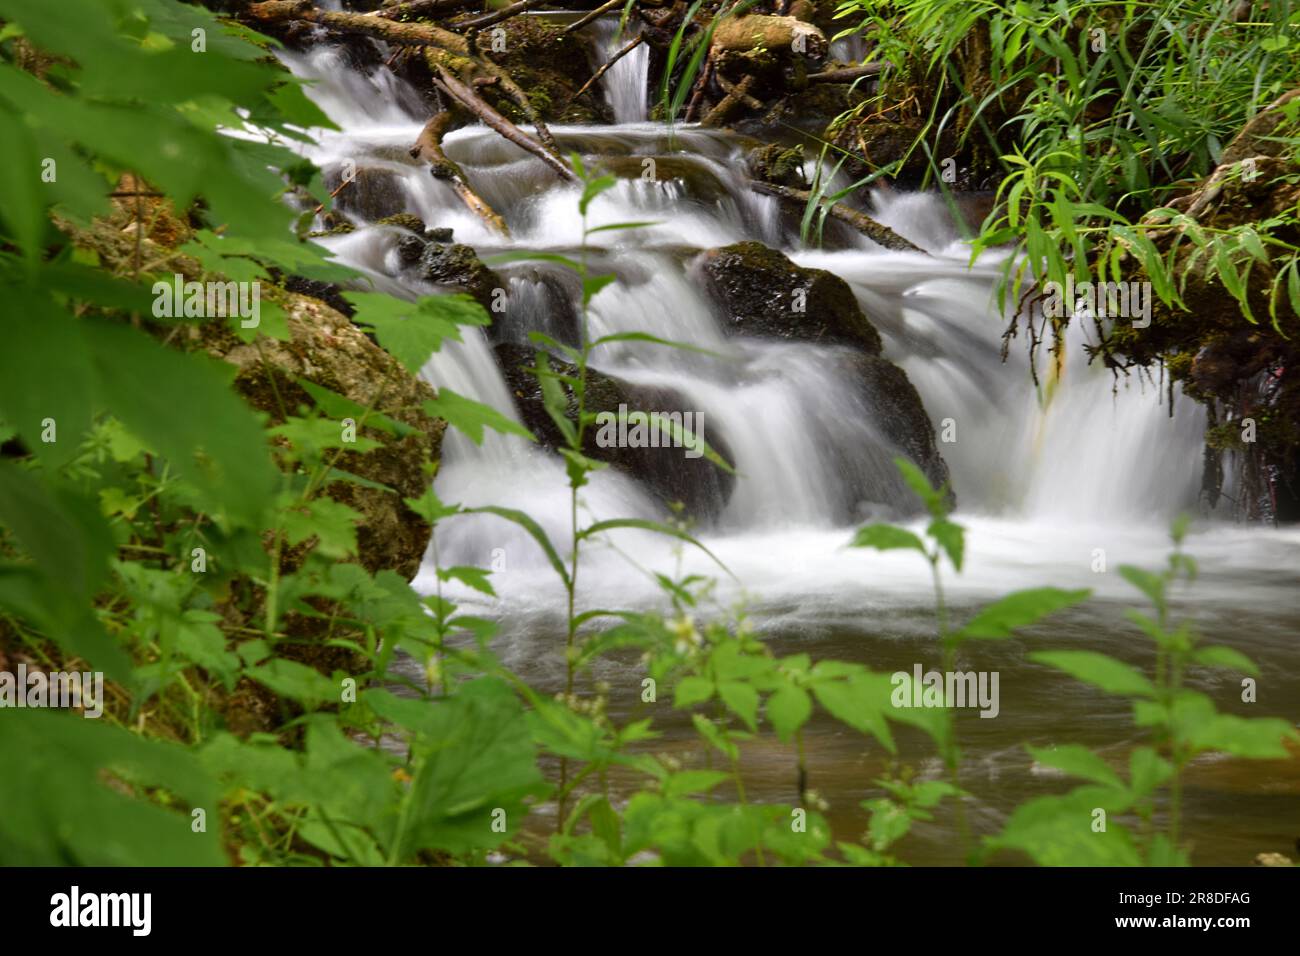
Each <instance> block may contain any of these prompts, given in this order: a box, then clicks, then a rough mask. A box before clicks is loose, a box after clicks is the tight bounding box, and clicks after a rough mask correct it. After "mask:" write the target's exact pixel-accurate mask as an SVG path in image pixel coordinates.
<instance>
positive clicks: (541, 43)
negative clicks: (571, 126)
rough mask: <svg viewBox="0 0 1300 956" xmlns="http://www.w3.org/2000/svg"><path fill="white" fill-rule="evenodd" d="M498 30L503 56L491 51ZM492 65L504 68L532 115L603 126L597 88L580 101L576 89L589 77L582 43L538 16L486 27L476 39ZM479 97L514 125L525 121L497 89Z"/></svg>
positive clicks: (605, 116) (606, 111) (603, 111)
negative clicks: (494, 33) (525, 99)
mask: <svg viewBox="0 0 1300 956" xmlns="http://www.w3.org/2000/svg"><path fill="white" fill-rule="evenodd" d="M497 27H500V28H501V30H503V31H504V37H503V39H504V45H505V49H504V50H503V51H498V50H495V49H494V48H493V40H494V36H493V32H492V31H494V30H495V29H497ZM479 42H480V44H481V46H482V47H483V49H484V50H486V51H488V55H490V56H491V57H492V59H493V61H494V62H496V63H497V64H499V65H500V66H501V67H502V68H503V69H505V70H506V71H507V72H508V73H509V74H510V77H511V78H512V79H513V80H514V81H515V82H516V83H517V84H518V85H519V88H520V89H522V90H523V91H524V94H525V95H526V96H527V97H528V101H529V103H530V104H531V105H532V107H533V109H534V110H536V111H537V113H538V115H540V116H541V118H542V119H543V120H544V121H546V122H548V123H605V122H609V121H610V120H611V119H612V117H611V116H610V114H609V109H608V107H607V106H606V105H605V101H604V98H603V96H602V93H601V89H600V85H599V84H596V85H595V86H593V87H592V88H591V89H589V90H587V91H586V92H585V93H583V94H582V96H580V97H578V98H576V99H575V98H574V95H575V94H576V93H577V92H578V90H580V89H582V87H583V85H584V84H585V83H586V82H587V81H588V80H589V79H591V75H592V73H593V72H594V71H593V68H592V65H591V62H590V58H589V53H588V50H587V45H586V42H585V40H584V39H583V38H582V37H580V36H578V35H576V34H573V33H565V32H564V28H563V27H562V26H559V25H557V24H554V23H547V22H545V21H544V20H542V19H541V18H540V17H529V16H522V17H513V18H511V19H509V20H506V21H505V22H504V23H501V24H498V25H497V26H496V27H489V28H488V29H487V30H485V31H483V33H482V34H480V40H479ZM483 93H484V95H485V96H486V97H487V98H488V99H489V101H490V102H491V103H492V105H493V106H494V107H496V109H498V110H500V111H501V113H503V114H504V115H505V116H508V117H509V118H510V119H511V120H514V121H515V122H527V117H526V116H524V115H523V111H522V110H521V109H520V108H519V106H518V105H517V104H516V103H515V102H514V101H513V100H511V99H509V98H508V97H506V96H504V95H503V94H502V93H501V92H500V91H499V90H496V89H495V88H493V87H486V88H485V89H484V90H483Z"/></svg>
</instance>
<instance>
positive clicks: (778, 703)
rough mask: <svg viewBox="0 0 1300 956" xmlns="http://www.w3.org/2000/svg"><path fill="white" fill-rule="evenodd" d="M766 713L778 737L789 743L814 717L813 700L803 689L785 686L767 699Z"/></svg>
mask: <svg viewBox="0 0 1300 956" xmlns="http://www.w3.org/2000/svg"><path fill="white" fill-rule="evenodd" d="M765 713H766V714H767V719H768V720H769V721H770V722H771V724H772V727H773V729H774V730H776V734H777V736H778V737H780V738H781V740H782V742H784V743H789V742H790V741H791V740H793V739H794V735H795V734H796V733H798V732H799V728H800V727H802V726H803V725H804V724H805V723H807V722H808V718H809V717H811V716H812V698H811V697H809V696H808V692H807V691H806V690H804V689H803V688H802V687H799V686H797V685H795V684H783V685H782V686H781V687H779V688H778V689H777V690H776V692H775V693H773V694H772V695H771V696H769V697H768V698H767V706H766V710H765Z"/></svg>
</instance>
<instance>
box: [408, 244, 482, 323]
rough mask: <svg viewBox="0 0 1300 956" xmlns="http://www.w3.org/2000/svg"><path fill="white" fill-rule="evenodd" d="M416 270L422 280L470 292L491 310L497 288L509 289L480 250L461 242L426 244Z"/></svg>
mask: <svg viewBox="0 0 1300 956" xmlns="http://www.w3.org/2000/svg"><path fill="white" fill-rule="evenodd" d="M403 255H404V256H405V255H406V252H403ZM416 270H417V272H418V274H419V276H420V278H422V279H427V280H428V281H429V282H435V283H437V284H438V285H443V286H449V287H451V288H453V289H456V290H459V291H461V292H466V293H468V294H469V295H471V296H473V297H474V298H475V299H476V300H478V302H479V303H480V304H481V305H482V306H483V308H485V309H487V310H488V311H489V312H491V311H492V305H493V302H492V298H493V295H494V293H495V291H496V290H497V289H503V290H504V288H505V287H504V284H503V283H502V281H501V279H500V277H499V276H498V275H497V274H496V273H495V272H493V271H492V270H491V269H489V268H488V267H487V266H485V265H484V264H483V260H481V259H480V258H479V257H478V253H476V252H475V251H474V250H473V248H472V247H470V246H466V245H463V244H461V243H452V244H443V243H440V242H429V243H426V244H425V246H424V248H423V249H422V250H421V251H420V256H419V259H418V262H417V264H416Z"/></svg>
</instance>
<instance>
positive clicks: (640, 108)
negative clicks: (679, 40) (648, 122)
mask: <svg viewBox="0 0 1300 956" xmlns="http://www.w3.org/2000/svg"><path fill="white" fill-rule="evenodd" d="M618 27H619V24H618V19H617V18H615V17H611V18H605V17H602V18H601V19H599V20H597V21H596V22H595V23H593V24H592V25H591V26H590V28H589V29H590V30H591V32H592V34H593V35H594V38H595V46H596V52H597V54H598V59H599V61H600V62H601V63H602V64H603V63H604V62H606V61H607V60H609V58H610V57H611V56H613V55H614V54H615V53H617V52H618V51H619V50H620V49H622V48H623V46H624V45H626V44H627V42H628V40H629V39H631V38H630V37H629V36H628V35H627V34H626V33H621V32H620V31H619V28H618ZM649 69H650V48H649V47H648V46H647V45H646V44H644V43H642V44H641V45H639V46H638V47H637V48H636V49H635V50H633V51H632V52H631V53H628V54H627V55H625V56H623V57H622V58H621V59H620V60H619V61H618V62H617V63H615V64H614V65H613V66H611V67H610V68H609V70H608V71H607V72H606V73H605V75H604V76H603V77H601V80H600V82H601V83H602V84H603V86H604V89H605V100H606V102H608V103H609V106H610V109H612V110H613V111H614V122H615V123H639V122H641V121H642V120H644V119H645V118H646V109H647V105H648V103H647V98H648V96H649V91H648V89H647V84H646V76H647V74H648V72H649Z"/></svg>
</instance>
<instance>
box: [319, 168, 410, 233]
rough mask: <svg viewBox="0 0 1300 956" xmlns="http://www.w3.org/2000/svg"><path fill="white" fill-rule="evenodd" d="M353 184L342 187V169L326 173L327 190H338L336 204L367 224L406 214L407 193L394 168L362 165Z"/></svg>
mask: <svg viewBox="0 0 1300 956" xmlns="http://www.w3.org/2000/svg"><path fill="white" fill-rule="evenodd" d="M355 172H356V175H355V178H354V179H353V181H352V182H350V183H348V184H347V185H344V186H343V188H342V189H339V186H340V185H342V184H343V167H341V166H335V167H332V168H330V169H328V170H326V171H325V188H326V189H328V190H329V191H330V192H334V191H335V190H336V189H338V190H339V191H338V195H337V196H335V197H334V205H335V207H336V208H338V209H340V210H342V211H343V212H346V213H349V214H351V215H353V216H356V217H358V218H360V219H364V220H365V221H366V222H378V221H379V220H381V219H384V218H386V217H389V216H396V215H400V214H402V213H405V212H406V203H407V198H406V190H405V189H403V188H402V180H401V177H400V176H399V175H398V174H397V173H396V172H395V171H393V170H391V169H385V168H383V167H381V166H359V167H357V169H356V171H355Z"/></svg>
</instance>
